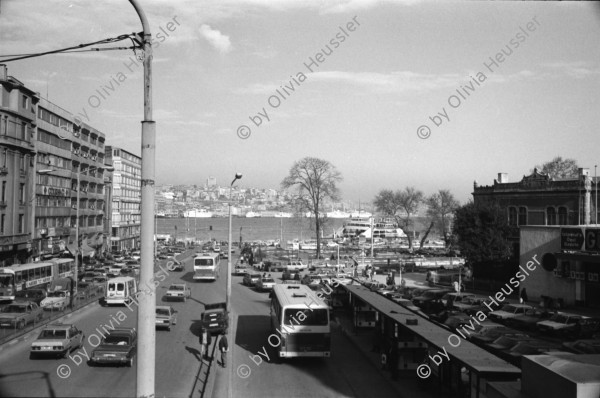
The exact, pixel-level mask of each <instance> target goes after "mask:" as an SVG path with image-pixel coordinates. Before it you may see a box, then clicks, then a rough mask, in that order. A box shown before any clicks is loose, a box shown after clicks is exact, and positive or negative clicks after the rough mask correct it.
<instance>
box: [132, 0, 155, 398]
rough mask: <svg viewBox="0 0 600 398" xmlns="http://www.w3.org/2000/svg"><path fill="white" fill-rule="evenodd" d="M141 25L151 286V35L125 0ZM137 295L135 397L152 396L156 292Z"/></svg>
mask: <svg viewBox="0 0 600 398" xmlns="http://www.w3.org/2000/svg"><path fill="white" fill-rule="evenodd" d="M129 2H130V3H131V5H132V6H133V8H135V11H136V12H137V14H138V16H139V18H140V21H141V23H142V29H143V33H142V37H141V40H142V45H143V52H142V54H143V57H144V59H143V62H144V120H143V121H142V181H141V186H142V206H141V207H142V219H141V224H142V228H141V239H140V240H141V256H140V257H141V266H140V285H142V284H143V285H146V286H154V283H153V277H154V256H153V245H154V240H153V239H154V222H153V221H154V220H153V218H154V178H155V157H156V125H155V122H154V121H153V120H152V34H151V33H150V24H149V23H148V19H147V18H146V14H144V11H143V10H142V8H141V7H140V5H139V4H138V1H137V0H129ZM147 290H148V291H147V292H145V293H143V294H138V295H137V298H138V303H139V304H138V305H139V309H138V319H137V321H138V322H137V326H138V350H137V352H138V355H137V357H138V361H137V375H136V376H137V378H136V397H138V398H146V397H148V398H150V397H154V379H155V371H156V370H155V359H156V351H155V350H156V330H155V319H156V292H155V291H154V290H153V289H147Z"/></svg>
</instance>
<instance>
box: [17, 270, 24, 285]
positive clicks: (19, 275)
mask: <svg viewBox="0 0 600 398" xmlns="http://www.w3.org/2000/svg"><path fill="white" fill-rule="evenodd" d="M22 282H23V271H19V272H16V273H15V283H17V284H20V283H22Z"/></svg>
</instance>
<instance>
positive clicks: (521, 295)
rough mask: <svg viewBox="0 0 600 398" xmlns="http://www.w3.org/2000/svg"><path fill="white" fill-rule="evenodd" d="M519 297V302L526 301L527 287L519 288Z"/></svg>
mask: <svg viewBox="0 0 600 398" xmlns="http://www.w3.org/2000/svg"><path fill="white" fill-rule="evenodd" d="M520 298H521V300H520V301H521V303H527V300H528V297H527V289H525V288H523V289H521V294H520Z"/></svg>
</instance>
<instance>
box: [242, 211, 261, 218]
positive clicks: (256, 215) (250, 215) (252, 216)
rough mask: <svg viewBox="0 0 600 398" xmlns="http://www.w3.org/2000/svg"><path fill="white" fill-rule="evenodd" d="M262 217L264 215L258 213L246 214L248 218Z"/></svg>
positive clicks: (250, 212)
mask: <svg viewBox="0 0 600 398" xmlns="http://www.w3.org/2000/svg"><path fill="white" fill-rule="evenodd" d="M255 217H262V214H261V213H259V212H257V211H249V212H248V213H246V218H255Z"/></svg>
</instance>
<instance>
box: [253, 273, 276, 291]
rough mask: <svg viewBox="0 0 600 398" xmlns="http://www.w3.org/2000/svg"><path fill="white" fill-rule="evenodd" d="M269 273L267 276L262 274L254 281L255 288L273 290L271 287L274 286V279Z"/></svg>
mask: <svg viewBox="0 0 600 398" xmlns="http://www.w3.org/2000/svg"><path fill="white" fill-rule="evenodd" d="M270 275H271V274H269V275H267V276H264V275H263V276H262V277H261V278H260V279H259V281H258V282H257V283H256V290H258V291H261V292H266V291H270V290H273V287H275V279H273V278H272V277H271V276H270Z"/></svg>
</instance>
